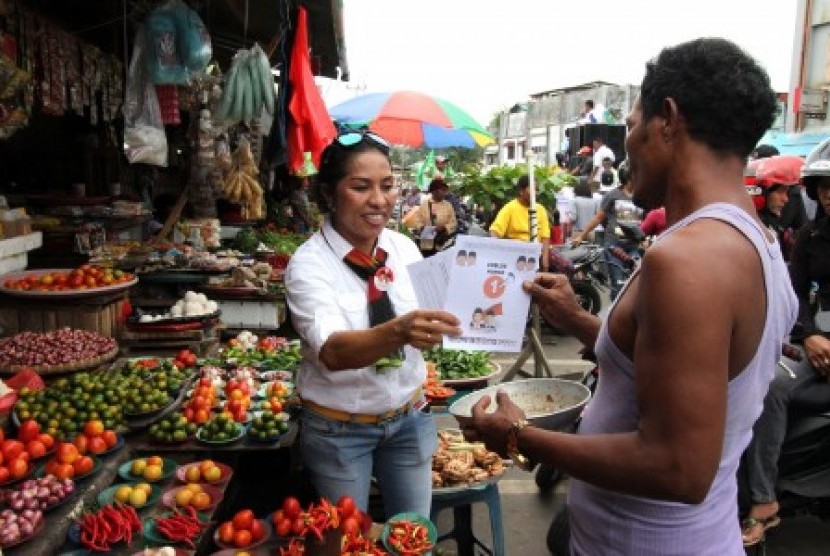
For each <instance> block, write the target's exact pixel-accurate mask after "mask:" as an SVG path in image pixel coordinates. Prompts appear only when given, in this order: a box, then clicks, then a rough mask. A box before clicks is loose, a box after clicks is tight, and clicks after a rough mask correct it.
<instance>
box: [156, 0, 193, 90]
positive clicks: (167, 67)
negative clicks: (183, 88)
mask: <svg viewBox="0 0 830 556" xmlns="http://www.w3.org/2000/svg"><path fill="white" fill-rule="evenodd" d="M174 7H175V4H174V3H173V2H168V3H167V4H165V5H164V6H161V7H160V8H157V9H155V10H153V11H152V12H151V13H150V15H148V16H147V23H146V25H147V35H146V40H147V43H146V44H147V49H148V51H149V52H148V53H147V57H146V62H147V68H148V69H149V70H150V76H151V77H152V79H153V83H155V84H156V85H170V84H173V85H183V84H185V83H187V79H188V71H187V68H186V67H185V66H184V64H183V63H182V57H181V52H180V51H179V41H178V34H177V28H176V14H175V12H173V11H172V8H174Z"/></svg>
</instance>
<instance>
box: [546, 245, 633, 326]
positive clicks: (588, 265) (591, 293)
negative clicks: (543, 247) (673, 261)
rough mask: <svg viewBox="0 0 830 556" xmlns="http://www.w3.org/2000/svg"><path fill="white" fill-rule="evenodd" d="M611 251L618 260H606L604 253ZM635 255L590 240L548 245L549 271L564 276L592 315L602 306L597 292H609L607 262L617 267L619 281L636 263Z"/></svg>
mask: <svg viewBox="0 0 830 556" xmlns="http://www.w3.org/2000/svg"><path fill="white" fill-rule="evenodd" d="M606 250H609V251H611V253H612V254H614V256H615V257H616V260H619V261H620V263H617V262H615V261H614V260H613V259H612V260H611V261H608V260H606V258H605V257H604V253H605V251H606ZM639 260H640V257H639V255H637V254H634V255H631V254H628V253H627V252H626V251H625V250H624V249H621V248H619V247H603V246H600V245H595V244H592V243H588V244H583V245H579V246H576V247H572V246H570V245H564V246H560V247H552V248H551V251H550V271H551V272H557V273H560V274H565V275H566V276H568V280H569V281H570V284H571V288H572V289H573V291H574V293H575V294H576V297H577V299H578V300H579V305H580V306H581V307H582V308H583V309H585V310H586V311H588V312H589V313H591V314H592V315H596V314H597V313H599V311H600V310H601V309H602V297H601V295H600V292H604V293H606V294H608V293H610V291H611V278H610V274H609V272H608V265H609V264H610V265H614V266H615V267H616V268H618V269H619V270H620V273H619V274H620V275H621V276H622V279H623V280H628V278H629V277H630V276H631V273H632V272H634V269H635V268H636V267H637V264H639Z"/></svg>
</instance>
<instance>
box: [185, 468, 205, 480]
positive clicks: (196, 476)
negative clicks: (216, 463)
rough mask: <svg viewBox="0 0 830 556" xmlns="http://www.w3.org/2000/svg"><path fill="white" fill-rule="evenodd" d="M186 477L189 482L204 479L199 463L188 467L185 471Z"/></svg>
mask: <svg viewBox="0 0 830 556" xmlns="http://www.w3.org/2000/svg"><path fill="white" fill-rule="evenodd" d="M184 478H185V480H186V481H187V482H188V483H198V482H199V481H200V480H202V473H201V472H200V471H199V466H198V465H193V466H191V467H188V468H187V471H185V472H184Z"/></svg>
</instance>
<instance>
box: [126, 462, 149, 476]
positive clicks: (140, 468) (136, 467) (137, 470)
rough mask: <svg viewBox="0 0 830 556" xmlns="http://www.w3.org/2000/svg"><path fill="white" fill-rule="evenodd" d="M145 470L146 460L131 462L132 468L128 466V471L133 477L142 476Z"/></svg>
mask: <svg viewBox="0 0 830 556" xmlns="http://www.w3.org/2000/svg"><path fill="white" fill-rule="evenodd" d="M146 468H147V460H143V459H136V460H133V464H132V466H130V471H131V472H132V474H133V475H139V476H140V475H143V474H144V470H145V469H146Z"/></svg>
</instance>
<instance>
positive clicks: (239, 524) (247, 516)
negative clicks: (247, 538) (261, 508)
mask: <svg viewBox="0 0 830 556" xmlns="http://www.w3.org/2000/svg"><path fill="white" fill-rule="evenodd" d="M253 521H254V512H252V511H251V510H239V511H238V512H236V515H234V516H233V528H234V529H237V530H239V529H245V530H248V529H250V528H251V523H253Z"/></svg>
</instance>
